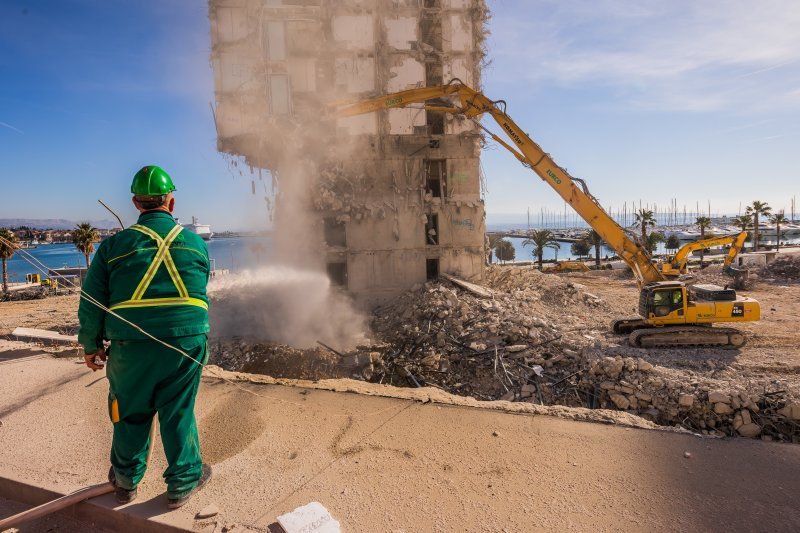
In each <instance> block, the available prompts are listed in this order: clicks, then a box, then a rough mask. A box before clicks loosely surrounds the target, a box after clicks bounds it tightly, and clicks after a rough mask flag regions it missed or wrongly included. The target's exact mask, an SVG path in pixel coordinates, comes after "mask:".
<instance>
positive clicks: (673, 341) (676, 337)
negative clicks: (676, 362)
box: [628, 326, 746, 350]
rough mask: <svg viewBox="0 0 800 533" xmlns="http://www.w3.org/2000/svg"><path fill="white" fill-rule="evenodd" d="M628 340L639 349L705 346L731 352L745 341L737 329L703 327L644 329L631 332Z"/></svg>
mask: <svg viewBox="0 0 800 533" xmlns="http://www.w3.org/2000/svg"><path fill="white" fill-rule="evenodd" d="M628 339H629V341H630V343H631V345H633V346H637V347H639V348H671V347H676V346H705V347H716V348H726V349H731V350H735V349H737V348H741V347H742V346H744V344H745V341H746V339H745V336H744V335H743V334H742V332H741V331H739V330H738V329H734V328H718V327H713V328H712V327H703V326H665V327H662V328H647V327H645V328H641V329H637V330H635V331H633V332H632V333H631V334H630V336H629V337H628Z"/></svg>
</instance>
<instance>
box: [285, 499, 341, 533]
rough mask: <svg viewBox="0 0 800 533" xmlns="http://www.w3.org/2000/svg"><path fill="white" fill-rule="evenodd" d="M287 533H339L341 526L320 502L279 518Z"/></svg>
mask: <svg viewBox="0 0 800 533" xmlns="http://www.w3.org/2000/svg"><path fill="white" fill-rule="evenodd" d="M277 522H278V525H280V526H281V528H283V531H285V532H286V533H339V531H341V526H340V525H339V522H338V521H337V520H336V519H334V518H333V517H332V516H331V514H330V513H329V512H328V510H327V509H325V507H323V506H322V504H321V503H319V502H311V503H309V504H306V505H303V506H302V507H298V508H297V509H295V510H294V511H292V512H291V513H286V514H284V515H281V516H279V517H278V518H277Z"/></svg>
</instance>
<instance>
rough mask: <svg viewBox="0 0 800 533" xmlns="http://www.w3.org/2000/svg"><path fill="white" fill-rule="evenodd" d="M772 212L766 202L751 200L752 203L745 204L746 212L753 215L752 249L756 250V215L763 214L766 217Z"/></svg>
mask: <svg viewBox="0 0 800 533" xmlns="http://www.w3.org/2000/svg"><path fill="white" fill-rule="evenodd" d="M771 212H772V208H771V207H770V206H768V205H767V202H760V201H758V200H753V203H752V204H750V205H748V206H747V214H748V215H752V216H753V251H754V252H757V251H758V217H759V216H761V215H764V216H765V217H768V216H769V215H770V213H771Z"/></svg>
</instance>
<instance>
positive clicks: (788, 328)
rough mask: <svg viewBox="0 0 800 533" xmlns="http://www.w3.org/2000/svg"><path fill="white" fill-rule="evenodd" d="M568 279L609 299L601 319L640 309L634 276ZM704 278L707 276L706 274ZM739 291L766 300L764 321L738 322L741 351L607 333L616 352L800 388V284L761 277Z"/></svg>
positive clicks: (713, 374)
mask: <svg viewBox="0 0 800 533" xmlns="http://www.w3.org/2000/svg"><path fill="white" fill-rule="evenodd" d="M715 277H716V276H715ZM565 278H566V279H571V280H574V281H575V282H577V283H581V284H583V285H586V286H587V287H588V290H590V291H591V292H593V293H595V294H597V295H598V296H600V297H601V298H602V299H603V300H604V301H605V302H607V303H608V307H607V310H606V312H605V313H604V314H603V316H602V317H598V318H601V319H605V320H608V321H609V322H610V319H611V318H615V317H619V316H623V315H625V314H631V315H635V314H636V305H637V296H638V290H637V288H636V283H635V282H634V281H633V280H632V279H631V280H621V279H618V278H616V277H613V276H609V275H608V274H607V273H605V272H597V273H588V274H567V275H565ZM700 279H701V281H703V280H702V274H701V275H700ZM712 281H716V280H714V279H712ZM737 292H738V293H739V294H741V295H744V296H749V297H751V298H755V299H756V300H757V301H758V302H759V303H760V305H761V320H760V321H757V322H741V323H738V324H736V327H737V328H738V329H740V330H742V331H744V332H745V333H746V336H747V344H746V345H745V346H744V347H743V348H742V349H740V350H720V349H709V348H689V349H681V350H670V349H649V350H642V349H637V348H631V347H628V346H626V345H625V344H626V343H625V338H624V337H622V336H616V335H613V334H611V333H607V335H606V337H607V339H608V341H609V343H610V344H612V345H616V346H617V349H616V350H615V353H614V355H633V356H640V357H646V358H647V360H648V361H650V362H651V363H653V364H656V365H660V366H665V367H673V368H681V369H689V370H693V371H695V372H697V373H698V374H705V375H708V376H711V377H715V378H720V377H727V378H728V379H736V378H738V379H741V380H747V379H758V380H761V379H767V380H778V381H780V382H782V383H783V384H784V385H785V387H786V388H788V389H790V390H795V391H800V333H798V329H797V324H798V323H800V305H798V303H800V285H797V284H792V285H784V284H781V283H774V282H766V281H759V282H757V283H756V284H755V287H754V288H753V289H752V290H746V291H737ZM643 354H644V355H643Z"/></svg>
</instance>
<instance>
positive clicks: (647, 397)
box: [636, 391, 653, 403]
mask: <svg viewBox="0 0 800 533" xmlns="http://www.w3.org/2000/svg"><path fill="white" fill-rule="evenodd" d="M636 397H637V398H638V399H639V400H641V401H643V402H644V403H650V402H652V401H653V397H652V396H650V395H649V394H647V393H646V392H641V391H638V392H637V393H636Z"/></svg>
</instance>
